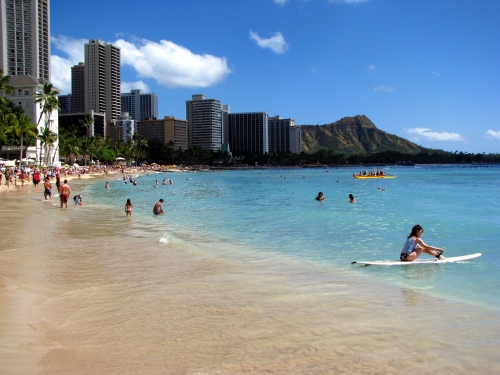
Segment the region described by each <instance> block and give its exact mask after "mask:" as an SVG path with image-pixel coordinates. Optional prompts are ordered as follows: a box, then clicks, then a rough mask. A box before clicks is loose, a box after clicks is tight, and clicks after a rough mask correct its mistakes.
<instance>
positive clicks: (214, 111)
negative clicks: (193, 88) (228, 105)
mask: <svg viewBox="0 0 500 375" xmlns="http://www.w3.org/2000/svg"><path fill="white" fill-rule="evenodd" d="M221 108H222V107H221V104H220V101H219V100H217V99H205V95H203V94H196V95H193V96H192V100H186V120H187V122H188V136H189V143H188V147H189V148H191V147H195V146H197V147H200V148H201V149H202V150H207V151H217V150H220V149H221V144H222V111H221Z"/></svg>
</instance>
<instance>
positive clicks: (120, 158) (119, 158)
mask: <svg viewBox="0 0 500 375" xmlns="http://www.w3.org/2000/svg"><path fill="white" fill-rule="evenodd" d="M116 160H125V158H122V157H120V156H118V157H117V158H116Z"/></svg>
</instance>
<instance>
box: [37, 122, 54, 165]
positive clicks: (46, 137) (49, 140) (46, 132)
mask: <svg viewBox="0 0 500 375" xmlns="http://www.w3.org/2000/svg"><path fill="white" fill-rule="evenodd" d="M38 139H39V140H40V145H41V147H43V148H44V149H45V157H44V160H43V164H44V165H47V164H48V162H49V155H50V149H51V148H52V146H53V145H54V143H55V142H56V141H57V134H56V133H54V132H53V131H52V130H50V128H48V127H45V128H43V130H42V132H41V133H40V134H39V135H38ZM40 156H41V155H40Z"/></svg>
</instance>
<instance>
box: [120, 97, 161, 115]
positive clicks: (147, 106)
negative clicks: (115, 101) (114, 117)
mask: <svg viewBox="0 0 500 375" xmlns="http://www.w3.org/2000/svg"><path fill="white" fill-rule="evenodd" d="M121 102H122V104H121V106H122V112H128V113H129V114H130V117H132V118H133V119H134V120H135V121H136V122H137V121H140V120H146V119H153V118H158V95H156V94H155V93H142V92H141V90H132V91H130V92H128V93H122V94H121Z"/></svg>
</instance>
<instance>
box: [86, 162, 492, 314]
mask: <svg viewBox="0 0 500 375" xmlns="http://www.w3.org/2000/svg"><path fill="white" fill-rule="evenodd" d="M353 171H356V172H357V171H358V169H351V168H340V169H333V168H331V169H323V168H317V169H300V168H299V169H283V170H279V169H273V170H246V171H222V172H221V173H216V172H196V173H151V174H150V175H142V176H141V177H140V178H137V177H134V178H136V180H137V181H138V184H137V185H136V186H133V185H132V184H130V183H128V184H124V183H123V181H122V180H121V179H119V178H117V177H116V176H115V179H114V180H111V181H109V182H110V189H109V191H105V190H104V189H103V186H101V185H102V184H96V185H92V186H89V187H88V189H87V192H85V197H86V198H85V199H86V200H89V202H90V203H93V204H104V205H107V206H109V207H113V208H116V207H120V208H121V206H124V205H125V201H126V198H130V199H132V202H133V204H134V213H133V220H134V222H135V221H138V222H140V223H141V225H143V226H144V227H146V228H148V227H150V228H153V230H154V231H156V232H157V233H161V232H163V233H164V235H163V236H162V238H161V239H160V241H163V243H168V241H169V238H170V239H172V240H173V239H180V240H182V241H185V242H186V243H197V244H203V245H206V246H208V245H209V244H214V246H215V248H214V249H213V251H214V253H215V254H216V253H217V252H218V251H221V249H222V245H221V244H224V245H225V246H224V251H226V252H231V251H236V250H235V249H245V252H246V253H245V254H247V255H248V256H251V257H255V258H257V259H258V258H259V257H262V258H265V257H267V256H269V254H273V255H279V256H280V257H282V258H284V259H285V258H286V259H290V260H294V261H297V262H301V261H307V262H313V263H317V264H321V265H323V266H331V267H333V268H335V269H339V270H343V271H344V272H348V273H350V274H353V275H356V276H359V277H366V278H373V279H374V280H376V281H378V282H384V283H387V284H391V285H397V286H403V287H407V288H410V289H415V290H419V291H423V292H425V293H429V294H430V295H435V296H440V297H444V298H448V299H451V300H456V301H462V302H467V303H471V304H478V305H481V306H487V307H491V308H498V306H500V293H498V289H499V287H500V277H499V276H498V275H499V274H500V258H499V252H500V248H499V246H500V245H499V244H500V194H499V188H500V168H499V167H495V166H479V167H474V168H471V167H470V166H468V167H465V166H444V167H443V166H421V167H419V166H417V167H386V168H385V171H386V173H388V174H394V175H396V176H397V177H396V178H395V179H383V180H381V179H375V180H357V179H354V178H353V177H352V173H353ZM165 178H171V179H172V180H173V181H174V184H173V185H166V186H165V185H162V181H163V179H165ZM155 180H158V183H159V185H158V187H157V188H154V184H155ZM319 191H322V192H323V193H324V195H325V197H326V199H325V200H324V201H322V202H318V201H315V199H314V198H315V197H316V195H317V193H318V192H319ZM351 193H352V194H354V196H355V198H356V200H357V203H355V204H351V203H349V200H348V195H349V194H351ZM160 198H163V199H164V201H165V202H164V205H163V206H164V208H165V211H166V214H165V215H164V216H161V217H155V216H153V215H152V214H151V212H152V207H153V205H154V203H155V202H156V201H157V200H158V199H160ZM122 211H123V210H122ZM120 219H121V218H120ZM417 223H418V224H420V225H422V226H423V227H424V230H425V232H424V235H423V237H422V239H423V240H424V241H425V242H426V243H428V244H430V245H434V246H438V247H442V248H444V249H445V250H446V253H445V255H446V256H448V257H452V256H460V255H466V254H471V253H476V252H480V253H482V256H481V257H480V258H477V259H474V260H470V261H465V262H461V263H457V264H444V265H425V266H407V267H353V266H351V262H352V261H356V260H358V261H359V260H370V261H374V260H393V259H398V257H399V252H400V250H401V247H402V245H403V243H404V241H405V239H406V236H407V235H408V234H409V232H410V230H411V228H412V226H413V225H415V224H417ZM217 246H218V247H219V248H217ZM421 257H427V255H425V254H423V255H421Z"/></svg>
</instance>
